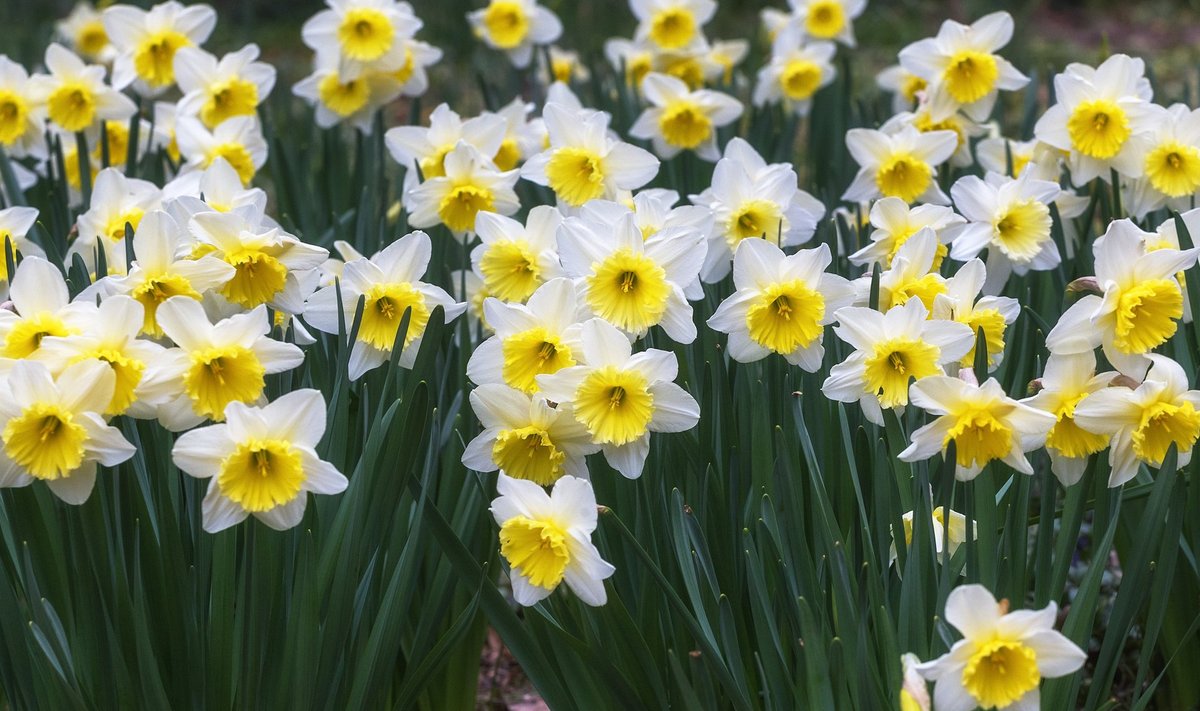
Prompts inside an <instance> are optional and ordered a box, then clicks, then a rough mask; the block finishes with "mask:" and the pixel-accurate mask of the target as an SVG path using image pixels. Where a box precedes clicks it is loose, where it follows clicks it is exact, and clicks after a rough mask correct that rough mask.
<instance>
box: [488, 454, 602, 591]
mask: <svg viewBox="0 0 1200 711" xmlns="http://www.w3.org/2000/svg"><path fill="white" fill-rule="evenodd" d="M496 491H497V493H499V494H500V496H499V497H498V498H496V499H495V500H494V501H492V507H491V512H492V516H493V517H495V519H496V524H497V525H499V526H500V555H502V556H503V557H504V560H505V561H506V562H507V563H508V566H509V579H510V580H511V581H512V589H513V598H515V599H516V601H517V604H519V605H525V606H526V607H528V606H530V605H536V604H537V603H538V602H540V601H541V600H544V599H545V598H547V597H549V596H550V593H552V592H554V590H555V589H556V588H557V587H558V586H559V585H560V584H561V583H563V582H565V583H566V584H567V587H569V588H571V592H573V593H575V595H576V596H577V597H579V599H580V600H582V601H583V602H585V603H587V604H588V605H592V606H598V605H603V604H604V603H605V601H606V600H607V595H606V593H605V591H604V580H605V579H606V578H608V577H610V576H611V575H612V574H613V572H614V571H615V570H616V569H615V568H613V567H612V565H610V564H609V563H607V562H605V561H604V560H603V559H602V558H601V557H600V552H599V551H598V550H596V546H595V545H594V544H593V543H592V540H591V539H592V532H593V531H595V530H596V516H597V511H598V510H597V508H596V494H595V493H594V492H593V491H592V484H591V482H589V481H588V480H586V479H578V478H576V477H573V476H564V477H563V478H561V479H559V480H558V482H557V483H556V484H555V485H554V490H553V491H552V492H551V493H550V494H547V493H546V490H545V489H543V488H542V487H540V486H538V485H537V484H535V483H533V482H532V481H520V480H518V479H513V478H512V477H509V476H505V475H504V474H501V475H500V477H499V479H498V480H497V481H496Z"/></svg>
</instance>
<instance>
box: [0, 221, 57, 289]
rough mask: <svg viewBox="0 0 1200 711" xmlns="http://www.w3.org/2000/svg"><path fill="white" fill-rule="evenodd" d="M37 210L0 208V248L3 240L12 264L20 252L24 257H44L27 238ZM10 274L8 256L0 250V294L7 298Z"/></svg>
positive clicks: (2, 247)
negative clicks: (10, 251) (6, 245)
mask: <svg viewBox="0 0 1200 711" xmlns="http://www.w3.org/2000/svg"><path fill="white" fill-rule="evenodd" d="M37 218H38V211H37V208H35V207H8V208H5V209H3V210H0V250H4V248H5V247H4V244H5V242H7V243H8V245H9V247H11V249H12V252H13V260H14V265H15V263H16V259H17V255H18V253H20V254H21V255H23V256H26V257H42V258H43V259H44V258H45V257H46V253H45V252H44V251H42V248H41V247H39V246H38V245H37V244H36V243H34V242H33V241H32V240H30V239H29V237H28V235H29V230H31V229H33V225H34V223H35V222H37ZM11 277H12V275H11V274H9V273H8V258H7V257H6V256H5V254H4V253H3V252H2V251H0V296H4V297H5V298H7V294H8V282H9V281H11Z"/></svg>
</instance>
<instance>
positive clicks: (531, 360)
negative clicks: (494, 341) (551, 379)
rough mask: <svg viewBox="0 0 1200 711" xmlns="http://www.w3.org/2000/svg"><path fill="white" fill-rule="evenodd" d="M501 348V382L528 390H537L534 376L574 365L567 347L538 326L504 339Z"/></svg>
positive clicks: (531, 391)
mask: <svg viewBox="0 0 1200 711" xmlns="http://www.w3.org/2000/svg"><path fill="white" fill-rule="evenodd" d="M500 349H501V352H502V353H503V355H504V365H503V366H502V370H501V373H502V374H503V375H504V382H506V383H508V384H509V385H510V386H512V387H514V388H517V389H518V390H523V391H525V392H527V393H533V392H537V389H538V386H537V376H539V375H543V374H549V373H557V372H558V371H559V370H562V369H563V368H567V367H570V366H572V365H575V357H574V354H573V353H571V349H570V347H568V346H567V345H566V344H565V343H563V342H562V340H561V339H560V338H559V337H558V336H557V335H556V334H553V333H551V332H550V331H548V330H547V329H545V328H541V327H538V328H531V329H529V330H528V331H521V332H520V333H517V334H515V335H512V336H509V337H508V338H505V339H504V341H503V342H502V344H501V346H500Z"/></svg>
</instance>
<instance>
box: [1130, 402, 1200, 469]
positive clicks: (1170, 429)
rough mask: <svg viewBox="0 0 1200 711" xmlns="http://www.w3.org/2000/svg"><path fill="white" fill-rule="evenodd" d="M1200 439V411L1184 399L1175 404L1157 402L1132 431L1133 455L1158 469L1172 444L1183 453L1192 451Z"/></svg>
mask: <svg viewBox="0 0 1200 711" xmlns="http://www.w3.org/2000/svg"><path fill="white" fill-rule="evenodd" d="M1198 437H1200V412H1196V408H1195V406H1194V405H1192V403H1190V402H1188V401H1186V400H1184V401H1183V403H1182V404H1179V405H1176V404H1174V403H1169V402H1162V401H1159V402H1156V403H1154V404H1152V405H1150V406H1149V407H1147V408H1146V409H1145V410H1144V411H1143V412H1142V421H1141V422H1140V423H1139V424H1138V427H1137V429H1136V430H1134V432H1133V453H1134V454H1136V455H1137V456H1138V459H1141V460H1142V461H1144V462H1147V463H1148V464H1151V465H1154V466H1159V465H1161V464H1162V460H1163V458H1164V457H1166V456H1167V449H1168V448H1169V447H1170V446H1171V444H1174V445H1175V448H1176V449H1177V450H1179V452H1180V454H1182V453H1184V452H1189V451H1191V449H1192V447H1194V446H1195V445H1196V439H1197V438H1198Z"/></svg>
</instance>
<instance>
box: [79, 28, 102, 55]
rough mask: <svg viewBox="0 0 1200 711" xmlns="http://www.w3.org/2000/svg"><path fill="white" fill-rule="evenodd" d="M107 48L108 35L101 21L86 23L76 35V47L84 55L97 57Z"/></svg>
mask: <svg viewBox="0 0 1200 711" xmlns="http://www.w3.org/2000/svg"><path fill="white" fill-rule="evenodd" d="M107 46H108V33H107V32H105V31H104V23H103V22H101V21H100V20H92V21H91V22H88V23H85V24H84V25H83V27H80V28H79V33H78V34H76V35H75V47H76V48H77V49H78V50H79V53H80V54H82V55H85V56H88V57H95V56H96V55H98V54H100V52H102V51H104V48H105V47H107Z"/></svg>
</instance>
